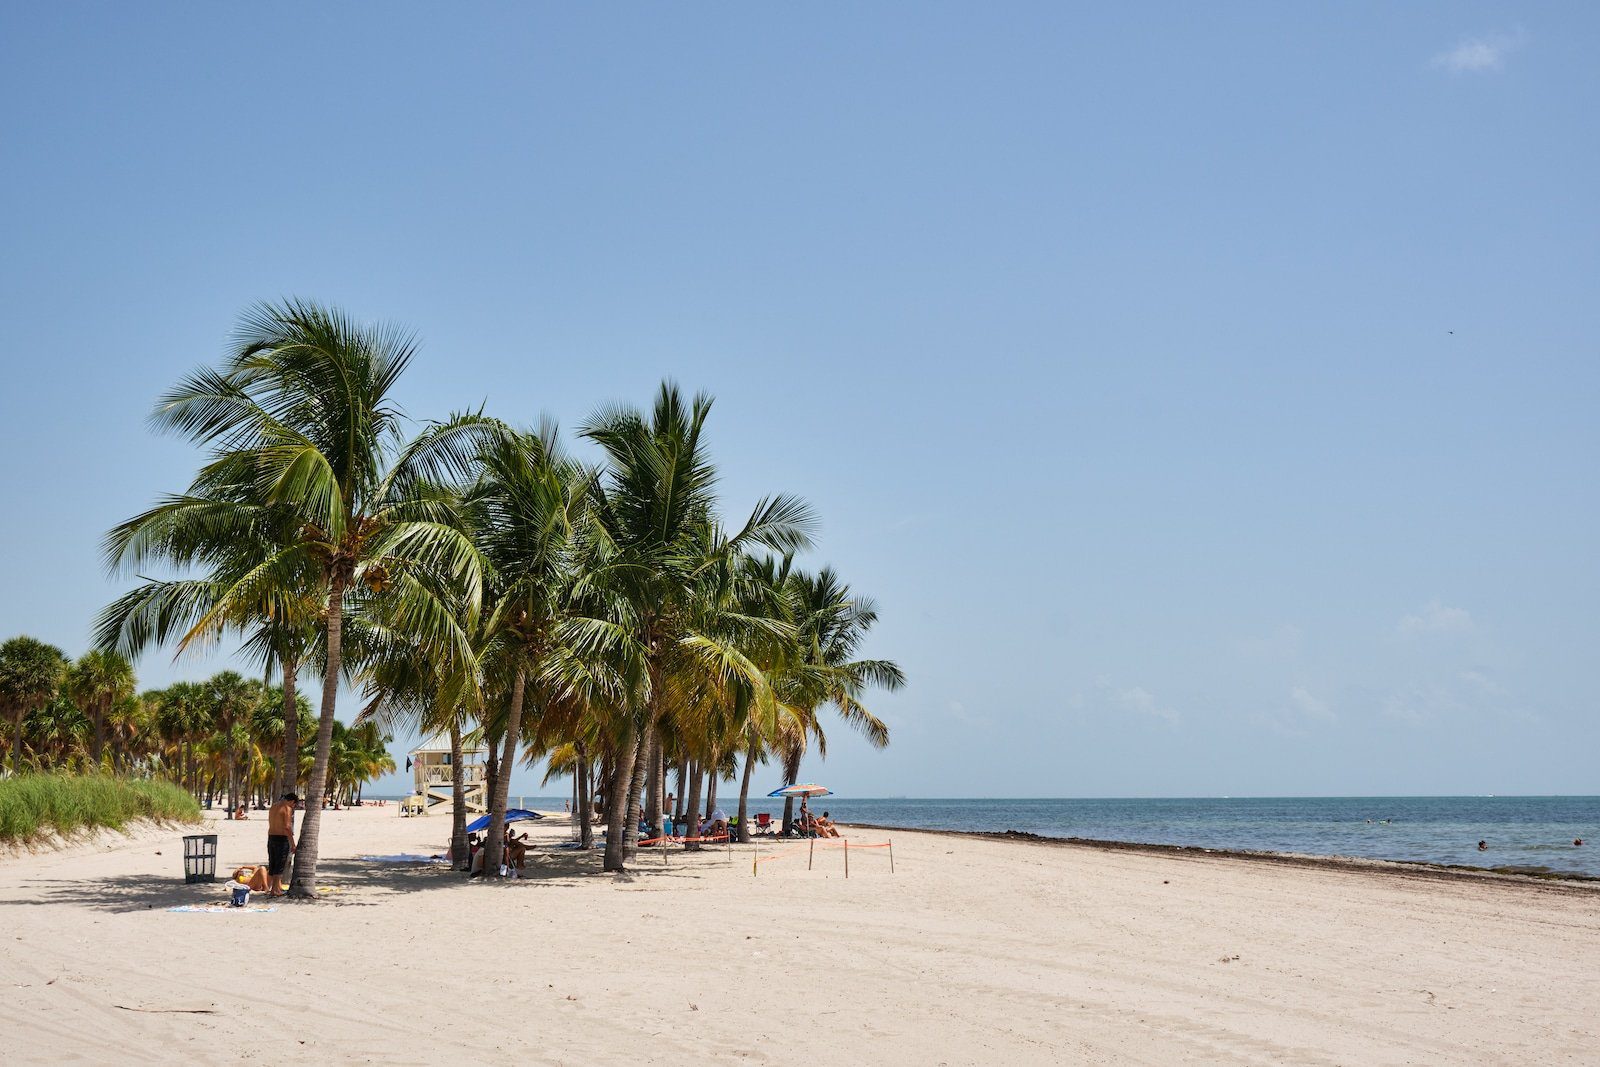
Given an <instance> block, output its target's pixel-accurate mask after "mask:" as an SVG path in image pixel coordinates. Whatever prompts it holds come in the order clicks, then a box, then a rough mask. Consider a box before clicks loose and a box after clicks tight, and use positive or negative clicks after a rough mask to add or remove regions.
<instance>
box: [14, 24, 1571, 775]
mask: <svg viewBox="0 0 1600 1067" xmlns="http://www.w3.org/2000/svg"><path fill="white" fill-rule="evenodd" d="M1112 7H1113V6H1111V5H1093V6H1091V5H1078V6H1074V5H1062V4H1038V5H1029V4H1022V3H1016V4H1006V5H956V4H928V3H919V4H904V5H895V4H869V5H848V6H847V5H835V6H829V5H820V6H819V5H803V6H797V7H780V6H772V5H753V6H752V5H714V4H699V5H671V6H669V5H648V6H644V5H639V6H615V7H611V8H608V9H605V10H595V9H579V8H578V7H576V6H571V5H506V6H482V5H477V6H473V5H459V6H451V7H448V8H444V7H438V6H437V5H413V6H404V5H390V6H386V7H385V8H383V9H382V11H383V13H382V15H381V16H380V15H379V13H378V12H379V9H377V8H372V7H366V6H360V5H308V6H304V7H295V6H293V5H283V6H275V7H274V8H272V9H270V10H267V9H261V10H259V11H249V10H245V9H243V8H228V9H222V8H199V7H195V6H193V5H185V6H181V7H161V6H157V5H137V6H113V5H71V4H60V5H32V6H31V7H29V8H24V7H23V6H22V5H8V6H7V7H6V8H5V10H4V12H3V13H0V87H3V92H0V116H3V118H0V123H3V125H0V164H3V166H0V212H3V227H4V229H3V234H4V236H3V240H0V243H3V246H4V249H5V251H4V254H3V256H0V359H3V360H4V370H5V375H4V388H3V390H0V444H3V446H4V455H5V462H4V464H3V465H0V496H3V499H5V500H6V501H7V502H8V504H7V508H6V516H5V521H4V523H3V526H0V635H7V636H8V635H10V634H13V633H16V632H24V631H25V632H30V633H33V634H36V635H38V636H40V637H43V638H46V639H48V640H51V641H54V642H56V643H58V644H60V645H62V646H63V647H65V648H66V649H68V650H69V651H71V652H73V653H77V652H80V651H82V649H83V647H84V645H85V642H86V641H87V637H88V626H89V620H90V618H91V617H92V616H93V614H94V613H95V611H96V610H98V608H99V607H100V606H102V605H103V604H104V603H105V602H106V601H107V600H108V599H110V598H111V597H112V596H113V595H114V594H115V593H116V592H117V591H118V590H119V589H120V588H121V587H122V585H121V584H120V583H119V582H116V581H112V580H109V579H107V578H106V577H105V575H104V573H103V572H102V570H101V568H100V564H99V560H98V555H97V547H96V546H97V543H98V540H99V538H100V536H101V534H102V533H103V532H104V530H105V529H106V528H107V527H109V526H110V525H111V524H113V523H114V522H116V521H118V520H120V519H122V518H124V517H126V516H128V515H129V514H132V513H133V512H135V511H136V510H138V509H140V508H142V507H143V506H145V505H147V504H148V503H149V502H150V501H151V500H152V499H153V498H154V497H155V496H156V495H157V494H158V493H160V492H164V491H168V490H171V489H175V488H178V487H180V486H181V485H182V484H184V482H185V481H186V480H187V478H188V476H189V475H190V473H191V472H192V470H193V468H194V465H195V462H196V455H195V454H194V453H193V452H192V451H191V449H190V448H189V447H188V446H187V445H185V444H183V443H182V442H179V441H176V440H172V439H163V438H158V437H156V436H154V435H152V434H151V433H150V432H149V431H148V429H147V427H146V425H145V421H144V420H145V416H146V414H147V413H148V411H149V409H150V406H151V404H152V402H153V401H154V399H155V397H156V395H157V394H158V393H159V392H160V391H161V390H162V389H163V388H165V387H166V386H168V385H169V384H171V383H172V382H173V381H174V380H175V379H176V378H177V377H178V376H180V375H181V374H183V373H184V372H186V371H188V370H189V369H191V368H192V367H194V366H195V365H197V364H200V363H203V362H208V361H212V360H214V359H216V358H217V357H218V356H219V355H220V353H221V352H222V351H223V347H224V344H225V341H226V338H227V336H228V333H229V330H230V328H231V326H232V324H233V321H234V319H235V317H236V316H237V314H238V313H239V312H240V310H241V309H243V308H244V307H245V306H246V305H248V304H250V303H251V302H254V301H256V300H260V299H264V298H275V297H279V296H284V295H291V294H292V295H300V296H307V297H313V298H316V299H320V300H324V301H328V302H332V303H337V304H340V305H343V306H344V307H346V308H348V309H349V310H350V311H352V312H353V313H355V314H357V315H359V316H361V317H365V318H372V319H388V320H397V321H400V322H403V323H405V324H407V325H409V326H411V327H413V328H414V329H415V330H416V331H417V332H418V333H419V334H420V336H421V337H422V339H423V342H424V352H423V355H422V357H421V359H420V360H419V362H418V363H417V365H416V366H415V368H414V370H413V371H412V372H411V373H410V375H409V378H408V380H406V381H405V383H404V385H403V387H402V399H403V401H404V403H405V404H406V406H407V408H408V410H410V411H411V412H412V413H413V414H415V415H416V416H418V417H430V416H437V415H442V414H444V413H446V412H448V411H450V410H452V409H456V408H460V407H464V406H467V405H476V404H478V403H482V402H486V403H487V404H488V407H489V409H490V410H491V411H492V412H494V413H496V414H499V415H502V416H504V417H507V418H509V419H512V420H517V421H523V422H527V423H532V422H533V421H535V420H536V419H537V417H538V416H539V415H540V413H543V412H548V413H550V414H552V415H554V416H556V417H557V418H558V419H559V420H560V421H561V422H562V424H563V425H565V426H568V427H571V426H574V425H576V424H577V423H579V422H580V421H582V419H583V418H584V416H586V415H587V414H589V413H590V412H591V411H592V410H593V409H594V408H595V406H596V405H598V404H599V403H601V402H603V401H612V400H633V401H644V400H645V399H646V398H647V397H648V396H649V394H650V391H651V390H652V389H653V387H654V386H655V384H656V383H657V382H658V381H660V380H661V379H662V378H663V377H668V376H670V377H673V378H675V379H677V380H678V381H680V382H681V383H683V384H684V385H685V386H687V387H689V388H695V389H701V388H703V389H706V390H708V391H710V392H712V393H714V394H715V395H716V396H717V407H716V410H715V413H714V415H713V422H712V431H713V443H714V448H715V452H716V455H717V457H718V459H719V461H720V465H721V467H722V469H723V471H724V483H723V488H724V493H725V498H726V500H727V502H728V509H729V510H730V512H739V511H741V510H744V509H747V508H748V507H749V506H750V505H751V503H753V501H754V500H755V499H756V498H757V497H758V496H760V495H762V494H764V493H768V492H773V491H789V492H796V493H799V494H802V495H804V496H805V497H807V498H808V499H810V500H811V501H812V502H813V503H814V504H815V506H816V508H817V509H818V511H819V512H820V514H821V516H822V519H823V529H822V535H821V540H820V547H819V550H818V552H817V553H816V554H815V556H814V558H813V560H812V562H822V561H827V562H830V563H832V564H834V565H835V566H837V567H838V568H839V569H840V570H841V571H842V572H843V574H844V575H845V576H846V577H847V578H848V580H850V581H851V582H852V583H853V584H854V585H855V586H856V587H857V588H859V589H861V590H863V591H867V592H870V593H871V594H872V595H874V596H875V597H876V598H877V599H878V600H879V601H880V603H881V606H882V609H883V617H884V621H883V623H882V625H881V626H880V628H879V630H878V632H877V638H876V639H875V641H874V642H873V647H872V650H871V651H872V652H873V653H875V654H878V655H883V656H888V657H892V658H895V659H897V660H899V661H900V662H901V664H902V665H903V666H904V667H905V669H906V670H907V672H908V674H909V676H910V679H911V684H910V686H909V687H908V688H907V689H906V690H905V691H903V692H901V693H898V694H895V695H892V696H885V697H881V698H879V699H878V700H877V701H876V702H875V707H876V708H877V709H878V710H880V711H881V713H882V714H883V716H884V717H885V718H886V719H887V720H889V722H890V723H891V726H892V728H893V731H894V740H893V744H892V746H891V747H890V748H889V749H888V750H887V751H886V752H882V753H875V752H871V751H869V750H867V749H866V748H865V747H864V746H863V745H862V744H861V743H860V742H858V741H855V740H853V739H852V738H850V737H849V735H848V734H847V733H845V731H844V729H843V727H840V728H838V729H837V730H835V731H834V732H833V733H832V734H831V735H830V756H829V759H828V761H827V763H826V764H818V763H815V762H813V763H811V764H810V765H808V767H807V769H806V773H807V775H808V776H812V777H816V778H818V779H820V780H824V781H827V782H829V783H830V784H833V785H834V786H836V787H837V788H838V789H839V790H840V791H841V792H846V793H850V794H853V795H858V796H877V795H894V794H908V795H912V796H918V795H925V796H926V795H932V796H966V795H974V796H985V795H986V796H1021V795H1042V796H1116V795H1180V796H1185V795H1212V794H1233V795H1243V794H1286V793H1288V794H1372V793H1381V794H1388V793H1478V792H1495V793H1513V792H1538V793H1545V792H1567V793H1594V792H1596V790H1597V788H1600V787H1597V782H1596V777H1595V766H1596V762H1595V758H1594V752H1595V751H1596V746H1597V744H1600V716H1597V715H1596V713H1595V708H1596V706H1597V704H1600V685H1597V683H1596V680H1595V672H1594V670H1593V667H1592V664H1593V663H1594V661H1595V653H1594V649H1595V648H1596V646H1597V644H1600V619H1597V613H1596V603H1597V594H1600V580H1597V579H1600V575H1597V569H1596V549H1595V546H1596V543H1597V540H1596V535H1597V533H1600V530H1597V525H1600V521H1597V520H1600V492H1597V488H1596V479H1595V477H1594V462H1595V457H1596V455H1597V446H1600V423H1597V420H1596V410H1597V406H1596V402H1597V400H1600V369H1597V365H1596V358H1595V357H1596V348H1597V339H1600V301H1597V300H1596V299H1595V294H1596V292H1597V282H1600V204H1597V199H1596V197H1595V195H1594V193H1595V190H1596V189H1597V188H1600V136H1597V134H1600V130H1597V128H1596V127H1597V122H1596V119H1595V101H1596V100H1600V63H1596V62H1595V55H1596V51H1597V48H1600V12H1597V11H1596V10H1594V9H1592V8H1590V7H1587V6H1585V5H1573V4H1565V5H1540V4H1519V5H1514V6H1513V5H1505V4H1486V3H1452V4H1408V5H1393V4H1373V5H1353V4H1352V5H1339V6H1337V7H1336V8H1335V7H1333V6H1329V7H1328V8H1326V9H1308V8H1306V7H1304V6H1284V5H1281V4H1226V5H1212V6H1211V7H1210V8H1205V9H1202V8H1198V7H1194V6H1193V5H1154V4H1145V5H1126V6H1117V7H1116V9H1112ZM216 665H218V661H186V662H181V663H178V664H173V663H172V662H171V661H170V658H169V657H167V656H165V655H153V656H150V657H147V658H146V659H145V660H144V661H143V662H142V663H141V664H140V665H139V666H140V673H141V678H142V680H143V681H144V682H145V683H147V684H151V685H158V684H163V683H164V682H166V681H168V680H170V679H173V678H176V677H184V676H192V675H196V674H199V673H202V672H205V671H208V670H210V669H212V668H213V667H215V666H216ZM346 710H349V709H346ZM759 777H760V776H758V779H759ZM769 777H771V776H770V775H769ZM776 784H778V783H777V782H776V780H775V779H774V780H773V781H772V783H771V784H767V783H766V782H764V781H760V780H758V782H757V785H758V786H763V787H764V788H763V791H764V789H765V788H771V787H772V786H773V785H776ZM518 790H519V791H522V790H526V791H528V792H532V791H533V790H534V785H533V783H532V780H531V778H530V779H527V780H524V781H520V782H519V783H518Z"/></svg>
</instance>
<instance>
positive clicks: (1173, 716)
mask: <svg viewBox="0 0 1600 1067" xmlns="http://www.w3.org/2000/svg"><path fill="white" fill-rule="evenodd" d="M1106 690H1107V692H1108V695H1109V696H1110V697H1111V700H1112V702H1113V703H1115V704H1116V706H1117V707H1119V708H1121V709H1122V710H1123V711H1126V712H1131V713H1133V714H1135V715H1148V716H1149V717H1151V718H1152V719H1160V720H1161V721H1162V722H1165V723H1167V724H1168V725H1176V724H1177V721H1178V713H1177V712H1176V711H1174V710H1173V709H1171V708H1169V707H1166V706H1165V705H1163V704H1162V703H1161V702H1160V701H1159V700H1157V699H1156V697H1155V694H1154V693H1152V692H1150V690H1148V689H1146V688H1144V686H1142V685H1136V686H1134V687H1132V688H1131V689H1116V688H1112V687H1110V686H1106Z"/></svg>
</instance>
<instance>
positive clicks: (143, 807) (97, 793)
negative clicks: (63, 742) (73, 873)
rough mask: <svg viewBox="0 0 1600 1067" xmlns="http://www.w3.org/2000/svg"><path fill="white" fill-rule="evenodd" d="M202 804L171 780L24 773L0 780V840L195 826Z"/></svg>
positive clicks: (7, 841) (24, 841) (16, 841)
mask: <svg viewBox="0 0 1600 1067" xmlns="http://www.w3.org/2000/svg"><path fill="white" fill-rule="evenodd" d="M199 818H200V805H199V804H197V803H196V802H195V799H194V797H192V796H190V795H189V794H188V792H187V791H185V790H184V789H182V788H181V787H179V786H176V785H173V784H172V783H171V782H155V781H144V780H129V779H122V778H113V777H111V776H110V775H105V774H88V775H65V774H23V775H19V776H17V777H15V778H7V779H4V780H0V842H6V843H8V844H14V843H27V842H29V841H32V840H34V839H36V838H39V837H43V836H44V835H46V834H49V833H60V834H71V833H75V832H77V831H79V830H97V829H100V828H102V827H105V828H109V829H112V830H121V829H122V828H123V827H125V826H126V825H127V824H128V823H130V822H134V821H135V820H138V819H163V820H168V821H172V822H195V821H198V820H199Z"/></svg>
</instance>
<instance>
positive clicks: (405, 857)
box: [356, 852, 450, 863]
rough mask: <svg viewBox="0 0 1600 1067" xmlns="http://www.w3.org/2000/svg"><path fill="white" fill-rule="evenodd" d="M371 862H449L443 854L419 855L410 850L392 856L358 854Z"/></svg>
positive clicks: (359, 857)
mask: <svg viewBox="0 0 1600 1067" xmlns="http://www.w3.org/2000/svg"><path fill="white" fill-rule="evenodd" d="M356 858H357V859H363V860H366V861H368V862H369V863H449V862H450V861H449V860H447V859H445V858H444V857H442V856H417V855H413V854H412V853H409V852H398V853H396V854H394V855H392V856H358V857H356Z"/></svg>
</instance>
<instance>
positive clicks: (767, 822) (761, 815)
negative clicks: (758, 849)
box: [756, 811, 772, 834]
mask: <svg viewBox="0 0 1600 1067" xmlns="http://www.w3.org/2000/svg"><path fill="white" fill-rule="evenodd" d="M756 832H757V833H761V834H770V833H772V816H771V815H768V814H767V813H766V812H764V811H758V812H756Z"/></svg>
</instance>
